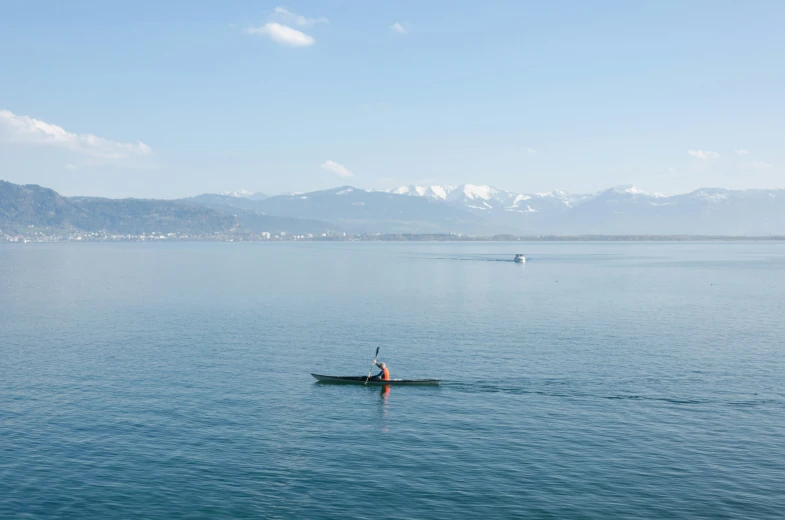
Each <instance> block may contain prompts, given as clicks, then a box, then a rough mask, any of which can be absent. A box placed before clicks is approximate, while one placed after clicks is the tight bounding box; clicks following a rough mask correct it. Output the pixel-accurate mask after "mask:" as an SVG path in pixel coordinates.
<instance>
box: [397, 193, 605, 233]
mask: <svg viewBox="0 0 785 520" xmlns="http://www.w3.org/2000/svg"><path fill="white" fill-rule="evenodd" d="M389 192H390V193H397V194H399V195H409V196H413V197H424V198H427V199H432V200H439V201H442V202H444V203H446V204H448V205H450V206H453V207H457V208H461V209H465V210H468V211H470V212H472V213H474V214H476V215H481V216H483V217H485V218H487V219H488V220H490V221H492V222H495V223H497V224H500V225H504V226H513V227H521V226H523V227H524V228H532V226H534V225H535V224H536V223H537V222H539V221H541V220H543V219H550V218H552V217H553V216H554V215H557V214H560V213H562V212H565V211H567V210H569V209H570V208H573V207H575V206H577V205H579V204H580V203H581V202H583V201H585V200H587V199H589V198H591V197H592V196H593V195H572V194H569V193H566V192H564V191H552V192H550V193H528V194H527V193H515V192H511V191H507V190H503V189H500V188H495V187H493V186H488V185H476V184H461V185H447V186H401V187H399V188H395V189H393V190H389ZM534 227H536V226H534Z"/></svg>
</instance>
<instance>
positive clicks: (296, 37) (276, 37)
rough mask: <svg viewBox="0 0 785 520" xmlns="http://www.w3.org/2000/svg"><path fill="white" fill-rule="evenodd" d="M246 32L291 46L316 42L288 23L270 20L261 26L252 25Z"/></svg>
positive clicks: (301, 45) (306, 45) (302, 45)
mask: <svg viewBox="0 0 785 520" xmlns="http://www.w3.org/2000/svg"><path fill="white" fill-rule="evenodd" d="M245 32H247V33H248V34H255V35H259V36H266V37H267V38H270V39H271V40H273V41H274V42H277V43H280V44H281V45H289V46H291V47H308V46H309V45H313V44H314V43H315V42H316V40H315V39H314V38H313V37H312V36H308V35H307V34H305V33H303V32H300V31H298V30H297V29H292V28H291V27H289V26H288V25H281V24H279V23H275V22H268V23H266V24H264V25H263V26H261V27H250V28H248V29H246V30H245Z"/></svg>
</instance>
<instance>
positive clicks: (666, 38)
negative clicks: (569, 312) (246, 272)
mask: <svg viewBox="0 0 785 520" xmlns="http://www.w3.org/2000/svg"><path fill="white" fill-rule="evenodd" d="M783 20H785V2H782V1H780V0H773V1H758V0H749V1H744V2H742V1H724V0H712V1H697V0H678V1H669V0H658V1H653V0H652V1H645V2H644V1H641V2H630V1H626V0H625V1H608V0H596V1H592V2H585V1H579V0H573V1H564V0H548V1H544V0H542V1H537V2H534V1H524V0H517V1H504V2H501V1H485V2H467V1H458V0H450V1H441V0H428V1H425V2H424V1H411V0H396V1H386V2H383V1H364V0H353V1H348V0H340V1H339V0H319V1H316V0H310V1H303V0H298V1H294V0H293V1H283V0H277V1H272V2H267V1H259V0H257V1H253V2H251V1H230V0H225V1H222V2H214V1H198V0H188V1H177V0H169V1H167V2H161V1H146V0H137V1H134V2H129V1H125V2H105V1H82V0H69V1H68V2H55V1H54V0H52V1H48V2H47V1H38V0H3V1H0V179H4V180H6V181H10V182H15V183H22V184H27V183H32V184H40V185H43V186H47V187H50V188H53V189H55V190H57V191H59V192H60V193H62V194H64V195H96V196H107V197H158V198H176V197H182V196H190V195H195V194H199V193H205V192H218V191H224V190H236V189H245V190H249V191H253V192H263V193H267V194H278V193H284V192H306V191H312V190H318V189H327V188H332V187H336V186H343V185H352V186H356V187H360V188H370V189H386V188H393V187H396V186H400V185H404V184H418V185H443V184H463V183H471V184H490V185H492V186H496V187H499V188H502V189H507V190H510V191H516V192H524V193H532V192H547V191H551V190H556V189H560V190H565V191H568V192H572V193H589V192H595V191H599V190H602V189H606V188H609V187H611V186H616V185H626V184H633V185H635V186H637V187H638V188H640V189H643V190H645V191H650V192H659V193H663V194H675V193H682V192H687V191H691V190H694V189H698V188H702V187H721V188H730V189H747V188H785V66H783V64H784V63H785V31H783V30H782V27H783V25H782V24H783Z"/></svg>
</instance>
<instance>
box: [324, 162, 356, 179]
mask: <svg viewBox="0 0 785 520" xmlns="http://www.w3.org/2000/svg"><path fill="white" fill-rule="evenodd" d="M321 166H322V168H324V169H325V170H330V171H331V172H333V173H334V174H336V175H340V176H341V177H351V176H352V172H350V171H349V169H348V168H347V167H346V166H344V165H343V164H338V163H337V162H335V161H330V160H327V161H324V162H323V163H322V165H321Z"/></svg>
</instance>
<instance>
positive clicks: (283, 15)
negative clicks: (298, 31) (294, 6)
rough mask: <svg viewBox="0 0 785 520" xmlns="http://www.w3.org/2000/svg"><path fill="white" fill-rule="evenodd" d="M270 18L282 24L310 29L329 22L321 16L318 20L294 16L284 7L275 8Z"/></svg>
mask: <svg viewBox="0 0 785 520" xmlns="http://www.w3.org/2000/svg"><path fill="white" fill-rule="evenodd" d="M271 16H272V17H275V18H277V19H279V20H281V21H282V22H286V23H291V24H294V25H299V26H300V27H310V26H312V25H315V24H317V23H330V21H329V20H328V19H327V18H325V17H324V16H321V17H319V18H306V17H305V16H300V15H299V14H295V13H293V12H291V11H289V10H288V9H286V8H284V7H280V6H279V7H276V8H275V9H274V10H273V14H272V15H271Z"/></svg>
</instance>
